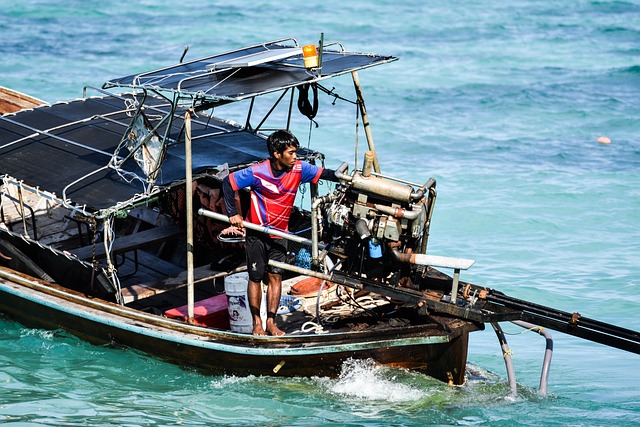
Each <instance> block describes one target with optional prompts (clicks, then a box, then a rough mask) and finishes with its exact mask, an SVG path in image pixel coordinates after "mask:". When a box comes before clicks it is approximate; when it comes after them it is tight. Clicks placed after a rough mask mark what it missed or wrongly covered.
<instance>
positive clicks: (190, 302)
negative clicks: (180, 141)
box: [184, 109, 195, 324]
mask: <svg viewBox="0 0 640 427" xmlns="http://www.w3.org/2000/svg"><path fill="white" fill-rule="evenodd" d="M192 112H193V111H192V110H191V109H189V110H188V111H187V112H186V113H185V114H184V130H185V138H184V151H185V162H186V164H185V181H186V182H185V186H186V187H185V190H186V191H185V193H186V198H187V206H186V210H187V212H186V215H187V322H189V323H191V324H192V323H193V319H194V312H193V311H194V308H193V306H194V303H195V302H194V290H193V287H194V286H193V283H194V278H193V184H192V162H191V114H192Z"/></svg>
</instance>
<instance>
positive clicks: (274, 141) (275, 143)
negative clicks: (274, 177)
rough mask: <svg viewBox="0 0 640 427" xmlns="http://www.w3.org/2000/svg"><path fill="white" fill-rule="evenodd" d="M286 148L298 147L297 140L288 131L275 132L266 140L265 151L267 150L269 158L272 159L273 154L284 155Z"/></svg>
mask: <svg viewBox="0 0 640 427" xmlns="http://www.w3.org/2000/svg"><path fill="white" fill-rule="evenodd" d="M288 147H295V148H298V147H300V143H299V142H298V138H296V137H295V135H294V134H292V133H291V132H289V131H288V130H285V129H281V130H277V131H275V132H274V133H272V134H271V135H269V138H267V150H269V156H271V157H274V156H273V153H276V152H278V153H280V154H282V153H284V150H286V149H287V148H288Z"/></svg>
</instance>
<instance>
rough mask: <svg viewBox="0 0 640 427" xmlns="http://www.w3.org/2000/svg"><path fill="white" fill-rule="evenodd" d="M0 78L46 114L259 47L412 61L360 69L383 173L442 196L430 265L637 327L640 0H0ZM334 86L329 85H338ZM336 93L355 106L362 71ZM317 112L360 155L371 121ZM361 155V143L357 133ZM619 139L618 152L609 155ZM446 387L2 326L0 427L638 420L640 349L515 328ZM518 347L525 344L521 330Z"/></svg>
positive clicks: (2, 322) (323, 133)
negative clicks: (462, 266) (168, 354)
mask: <svg viewBox="0 0 640 427" xmlns="http://www.w3.org/2000/svg"><path fill="white" fill-rule="evenodd" d="M0 6H1V7H0V17H1V19H0V40H1V42H0V85H2V86H6V87H10V88H13V89H16V90H19V91H22V92H25V93H28V94H30V95H32V96H35V97H38V98H40V99H42V100H45V101H47V102H56V101H62V100H67V99H73V98H79V97H81V96H82V90H83V86H85V85H89V86H94V87H99V86H100V85H101V84H102V82H104V81H106V80H107V79H110V78H114V77H119V76H124V75H129V74H132V73H135V72H140V71H145V70H149V69H155V68H160V67H163V66H166V65H170V64H173V63H175V62H177V61H178V60H179V58H180V56H181V55H182V53H183V50H184V47H185V46H189V51H188V53H187V57H186V58H187V59H195V58H199V57H203V56H207V55H210V54H214V53H220V52H224V51H227V50H231V49H234V48H238V47H242V46H246V45H251V44H257V43H260V42H263V41H270V40H276V39H281V38H286V37H295V38H296V39H297V40H298V41H299V42H300V43H301V44H306V43H314V42H317V41H318V39H319V38H320V34H321V33H324V38H325V41H327V42H328V41H340V42H342V43H344V45H345V46H346V47H347V49H349V50H354V51H360V52H376V53H380V54H389V55H395V56H398V57H399V58H400V59H399V61H396V62H393V63H391V64H388V65H385V66H381V67H375V68H372V69H368V70H363V71H361V72H360V73H359V74H360V80H361V83H362V85H363V90H364V97H365V100H366V102H367V108H368V112H369V115H370V121H371V125H372V132H373V135H374V138H375V143H376V148H377V150H378V156H379V159H380V165H381V168H382V172H383V173H385V174H388V175H394V176H398V177H400V178H404V179H407V180H410V181H414V182H418V183H423V182H426V180H427V179H428V178H429V177H435V178H436V179H437V182H438V184H437V185H438V187H437V188H438V200H437V203H436V211H435V214H434V216H433V225H432V232H431V237H430V243H429V251H430V252H431V253H433V254H438V255H446V256H456V257H464V258H472V259H476V260H477V262H476V265H475V266H474V267H473V268H471V269H470V270H469V271H468V272H464V273H463V276H462V278H463V280H469V281H472V282H475V283H478V284H481V285H486V286H489V287H492V288H496V289H499V290H501V291H502V292H505V293H506V294H508V295H510V296H513V297H517V298H520V299H525V300H529V301H533V302H536V303H538V304H542V305H547V306H551V307H554V308H557V309H561V310H565V311H568V312H580V313H581V314H582V315H583V316H587V317H590V318H595V319H598V320H601V321H604V322H608V323H613V324H616V325H619V326H623V327H627V328H630V329H634V330H640V314H639V313H640V140H639V137H640V2H638V1H606V0H602V1H586V0H574V1H554V0H547V1H534V0H514V1H510V2H498V1H489V0H471V1H464V2H463V1H450V2H437V1H432V0H427V1H425V0H420V1H418V0H416V1H406V0H394V1H390V0H376V1H364V0H354V1H349V2H347V1H337V0H326V1H323V2H280V1H276V0H253V1H235V2H221V1H202V2H191V3H189V2H174V1H165V0H144V1H123V0H114V1H108V2H105V1H97V0H89V1H87V0H67V1H52V0H21V1H9V0H0ZM327 85H328V86H329V87H333V85H334V83H333V81H332V82H329V83H327ZM335 87H336V91H337V92H338V93H340V94H344V95H345V96H347V97H349V98H350V99H352V98H353V92H352V83H351V82H350V80H349V79H348V78H345V79H342V80H339V81H338V80H336V82H335ZM331 101H332V100H331V99H327V98H326V97H324V98H321V100H320V110H319V113H318V116H317V118H316V121H317V123H318V127H317V128H316V127H313V128H311V132H310V127H309V125H308V122H306V121H305V120H306V119H304V120H298V122H296V123H295V124H294V130H295V132H296V134H297V135H298V137H299V139H300V140H301V141H305V144H306V143H307V141H310V144H311V146H312V147H313V148H316V149H319V150H321V151H323V152H324V153H325V154H326V155H327V166H329V167H337V166H338V165H339V164H340V162H341V161H343V160H344V161H349V162H353V157H354V148H355V146H356V138H355V132H354V131H355V110H354V108H353V107H352V106H351V105H349V104H344V103H340V102H338V103H336V105H332V102H331ZM359 132H360V133H359V139H358V140H359V150H360V154H362V152H363V151H364V140H365V139H364V133H363V132H362V127H360V128H359ZM603 136H606V137H608V138H609V139H610V141H611V143H610V144H603V143H599V142H598V139H599V138H600V137H603ZM503 327H504V329H505V331H506V332H507V333H508V334H509V335H507V339H508V340H509V344H510V347H511V349H512V350H513V361H514V365H515V370H516V375H517V380H518V394H517V396H516V397H512V396H510V393H509V386H508V382H507V375H506V371H505V367H504V361H503V358H502V354H501V350H500V346H499V344H498V341H497V339H496V337H495V334H494V332H493V331H492V330H491V328H488V329H487V330H485V331H482V332H478V333H474V334H472V337H471V342H470V349H469V363H470V366H469V372H470V375H469V380H468V382H467V384H466V385H465V386H462V387H449V386H447V385H444V384H442V383H439V382H437V381H435V380H432V379H430V378H428V377H425V376H422V375H417V374H415V373H412V372H406V371H402V370H397V369H389V368H381V367H377V366H373V365H371V364H369V363H367V362H361V363H348V364H346V365H345V366H343V368H342V369H343V373H342V376H341V377H340V378H338V379H327V378H295V379H282V378H262V377H247V378H240V377H211V376H204V375H200V374H198V373H195V372H191V371H186V370H183V369H180V368H178V367H176V366H173V365H170V364H166V363H163V362H161V361H159V360H157V359H154V358H151V357H148V356H146V355H144V354H139V353H136V352H133V351H126V350H121V349H114V348H108V347H96V346H92V345H90V344H87V343H85V342H83V341H80V340H79V339H76V338H75V337H72V336H69V335H68V334H66V333H65V332H62V331H44V330H34V329H29V328H26V327H24V326H21V325H19V324H16V323H14V322H13V321H11V320H9V319H7V318H5V317H0V424H3V425H16V426H18V425H19V426H37V425H56V426H62V425H65V426H71V425H74V426H75V425H78V426H80V425H82V426H84V425H96V426H97V425H130V426H173V425H229V426H239V425H247V426H256V425H259V426H390V425H394V426H424V425H465V426H468V425H479V426H514V425H524V426H610V425H615V426H617V427H622V426H637V425H640V385H639V384H640V356H639V355H635V354H632V353H628V352H625V351H621V350H617V349H613V348H609V347H606V346H603V345H600V344H595V343H591V342H588V341H585V340H581V339H578V338H574V337H571V336H568V335H565V334H562V333H559V332H553V331H552V334H553V337H554V341H555V351H554V355H553V361H552V364H551V373H550V378H549V394H548V395H547V396H541V395H540V394H539V393H538V391H537V386H538V382H539V377H540V370H541V366H542V359H543V352H544V340H543V339H542V338H541V337H540V336H538V335H537V334H534V333H530V332H524V330H523V329H520V328H518V327H516V326H514V325H510V324H505V325H503ZM522 332H524V333H522Z"/></svg>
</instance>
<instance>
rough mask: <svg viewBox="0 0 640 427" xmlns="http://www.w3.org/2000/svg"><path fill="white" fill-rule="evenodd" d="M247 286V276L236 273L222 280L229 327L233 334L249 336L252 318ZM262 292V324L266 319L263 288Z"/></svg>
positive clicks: (251, 329) (251, 328)
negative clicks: (240, 333) (239, 333)
mask: <svg viewBox="0 0 640 427" xmlns="http://www.w3.org/2000/svg"><path fill="white" fill-rule="evenodd" d="M248 284H249V274H248V273H246V272H244V273H236V274H231V275H229V276H227V277H225V278H224V291H225V293H226V294H227V305H228V307H229V326H230V327H231V330H232V331H234V332H243V333H246V334H250V333H251V332H252V331H253V317H252V316H251V308H250V307H249V295H248V294H247V286H248ZM261 288H263V292H262V304H261V307H260V315H261V317H262V324H263V327H264V322H265V320H266V318H267V305H266V299H267V298H266V295H265V294H264V287H262V286H261Z"/></svg>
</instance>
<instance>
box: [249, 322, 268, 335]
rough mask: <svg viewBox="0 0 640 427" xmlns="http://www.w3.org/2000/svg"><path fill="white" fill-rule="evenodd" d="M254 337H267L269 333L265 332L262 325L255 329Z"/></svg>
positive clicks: (256, 326)
mask: <svg viewBox="0 0 640 427" xmlns="http://www.w3.org/2000/svg"><path fill="white" fill-rule="evenodd" d="M252 334H253V335H267V333H266V332H265V331H264V329H263V328H262V325H259V324H258V325H255V326H254V327H253V332H252Z"/></svg>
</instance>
